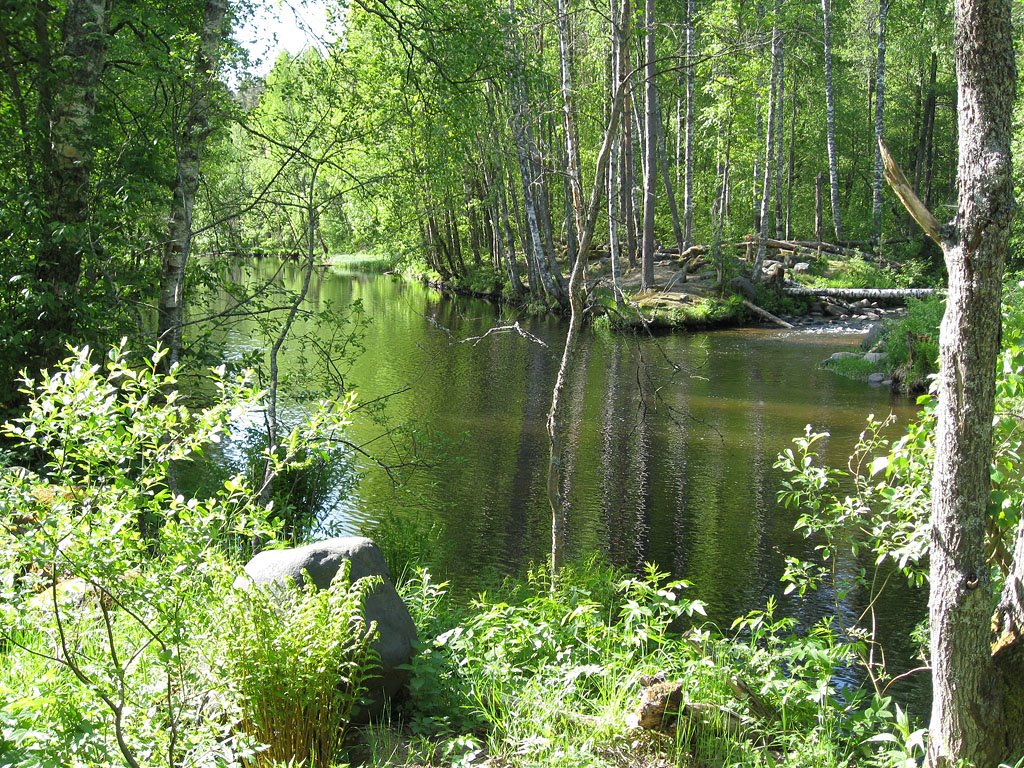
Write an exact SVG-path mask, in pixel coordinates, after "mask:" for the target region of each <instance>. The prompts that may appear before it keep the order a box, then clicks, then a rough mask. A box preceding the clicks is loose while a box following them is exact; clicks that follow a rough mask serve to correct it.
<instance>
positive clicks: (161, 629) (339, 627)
mask: <svg viewBox="0 0 1024 768" xmlns="http://www.w3.org/2000/svg"><path fill="white" fill-rule="evenodd" d="M162 355H163V353H160V352H158V353H155V354H153V355H152V356H151V357H150V358H149V359H147V360H133V359H131V358H130V357H129V356H128V355H127V353H126V350H125V347H124V345H123V344H122V345H121V346H119V347H115V348H114V349H112V350H111V351H110V353H109V354H108V355H107V356H106V358H105V359H104V360H103V361H101V362H93V358H92V355H91V353H90V350H88V349H83V350H80V351H75V352H74V353H73V355H72V356H71V357H69V358H68V359H67V360H65V361H64V362H62V363H61V364H60V365H59V366H58V367H57V368H56V370H55V371H54V372H53V373H52V374H49V375H46V376H43V377H41V378H40V379H39V380H38V381H27V382H26V383H25V389H24V393H25V396H26V398H27V403H28V407H27V412H26V414H25V416H24V417H22V418H20V419H17V420H15V421H13V422H10V423H8V424H7V425H5V426H4V431H5V433H6V434H7V436H8V437H9V438H10V439H11V440H12V441H14V443H15V445H16V447H17V448H18V449H19V452H20V453H21V454H22V455H32V456H33V457H34V458H35V465H36V466H37V467H38V468H37V469H36V470H35V471H32V470H28V469H25V468H20V467H6V468H4V469H2V470H0V490H2V493H0V519H2V520H3V521H4V523H3V524H2V525H0V563H2V564H0V640H2V648H0V764H4V765H12V766H34V765H55V766H56V765H61V766H99V765H103V766H107V765H114V764H120V763H123V764H126V765H129V766H134V765H141V766H146V765H156V764H162V765H168V764H185V763H192V762H204V763H211V764H213V763H216V764H223V765H232V764H237V761H238V760H240V759H244V758H246V756H247V755H248V754H250V752H251V750H252V748H255V747H258V746H259V745H258V744H256V743H255V742H254V741H253V740H252V739H251V738H248V737H246V736H245V735H244V733H242V732H240V731H239V730H238V729H237V728H236V727H235V725H236V723H237V722H239V718H240V717H241V714H240V712H242V711H243V710H240V709H239V698H238V694H239V691H241V690H246V692H247V693H248V692H251V689H244V687H236V686H233V685H230V684H229V681H228V680H226V679H225V678H224V676H223V674H222V670H223V669H224V668H225V661H224V655H223V654H224V653H227V655H228V657H229V658H233V659H235V660H238V659H241V658H242V654H244V653H246V652H250V651H251V652H257V651H258V649H253V648H244V649H243V648H239V647H237V646H236V645H234V643H235V641H236V640H237V638H238V636H239V634H240V633H241V634H245V636H246V637H247V638H248V637H249V636H250V635H253V634H254V633H257V632H258V631H260V627H259V626H257V625H256V624H255V623H253V622H255V621H256V620H257V619H258V620H259V621H260V622H268V623H270V622H272V620H273V621H276V622H277V624H273V625H272V626H276V627H278V628H280V627H282V626H285V625H287V626H289V627H292V628H295V629H296V631H299V630H302V631H306V630H309V629H311V628H313V627H316V626H327V625H328V624H329V631H328V630H325V631H324V632H323V633H322V635H321V639H322V641H323V642H322V644H319V645H318V649H319V650H320V651H322V652H324V653H333V654H340V653H341V651H340V650H339V649H340V648H342V647H344V648H348V649H350V650H351V652H352V656H351V658H353V659H358V660H359V661H360V664H362V663H363V662H365V661H366V659H367V656H366V651H365V648H364V647H363V645H365V643H364V640H365V638H366V637H367V636H368V634H369V632H368V630H367V629H366V628H365V627H364V628H363V629H362V630H360V629H359V627H358V622H357V621H356V620H355V619H353V618H352V616H353V612H354V611H356V610H357V605H358V603H359V600H360V599H361V596H362V594H363V591H364V590H365V589H366V588H367V585H365V584H357V585H354V586H352V587H351V588H349V586H348V585H347V583H344V584H343V583H342V582H339V585H338V587H337V589H332V590H329V591H328V592H327V593H325V595H324V596H323V597H320V596H316V597H309V598H308V600H304V601H300V602H299V603H297V605H296V607H295V611H294V613H291V614H289V615H288V616H284V615H277V614H273V615H271V613H268V610H269V609H267V605H268V604H267V603H265V602H264V603H258V601H256V599H255V598H252V599H253V602H252V603H251V604H249V603H247V604H246V605H247V608H246V610H247V616H248V619H247V620H248V622H249V623H247V624H244V626H242V625H241V622H240V621H239V624H240V625H239V626H234V625H232V626H227V627H226V626H225V624H224V619H225V607H224V606H225V601H226V600H228V598H229V595H230V594H231V586H230V585H231V583H232V581H233V580H234V578H235V576H236V575H237V573H238V568H239V561H238V558H239V556H242V555H244V553H246V552H248V551H250V549H251V546H252V542H253V541H257V540H258V541H261V542H262V543H263V544H264V546H269V545H271V544H272V543H273V542H274V537H275V526H274V524H273V521H272V519H271V518H270V516H269V515H268V511H267V510H266V509H265V508H264V507H263V506H262V505H261V504H260V503H259V501H258V498H259V494H258V492H257V491H256V490H255V489H252V488H250V487H249V486H247V484H246V483H245V481H244V479H243V478H242V477H241V476H235V477H230V478H227V479H226V480H225V481H224V482H223V484H222V485H221V486H220V487H219V488H217V489H215V490H214V491H212V492H211V493H209V494H208V495H207V496H204V497H202V498H200V497H192V498H186V497H185V496H183V495H180V494H177V493H175V492H173V491H172V490H171V489H170V488H169V487H168V478H169V477H170V476H171V468H172V465H180V463H181V462H187V461H189V460H191V459H193V458H194V457H196V456H199V455H201V453H202V452H203V451H204V449H206V448H207V447H208V446H209V445H210V444H213V443H217V442H219V441H220V440H221V439H222V438H224V436H225V435H226V432H227V429H228V426H229V422H230V421H231V419H232V418H233V417H235V416H236V415H237V414H238V413H239V412H240V411H247V410H251V409H253V408H256V407H258V405H259V402H260V400H259V393H258V392H256V391H255V390H253V389H252V387H251V386H250V384H249V383H248V381H247V379H246V378H245V377H241V378H229V377H228V376H227V375H226V374H225V373H224V371H223V369H220V370H219V371H215V372H214V373H213V374H212V376H211V379H210V385H211V387H212V388H213V389H214V391H215V405H213V406H211V407H209V408H207V409H206V410H201V411H192V410H190V409H188V408H187V407H186V406H185V405H184V404H183V403H182V398H181V397H180V396H179V394H178V391H177V389H176V385H177V378H176V376H177V370H176V368H172V370H171V372H170V373H168V374H162V373H160V372H159V367H160V362H161V358H162ZM338 416H339V414H338V413H337V412H333V411H330V410H326V411H324V412H322V413H321V414H320V415H319V416H317V417H315V418H314V421H315V422H316V423H317V425H318V428H319V429H322V430H324V431H325V432H327V433H330V432H332V431H333V430H335V429H337V428H338V426H339V424H340V423H343V421H344V418H343V417H342V420H341V422H339V421H338V418H337V417H338ZM283 442H284V444H285V446H290V448H289V449H288V450H286V452H285V453H284V454H283V455H282V456H281V457H280V460H279V463H278V464H277V465H276V468H277V469H278V470H280V471H287V470H288V468H289V467H290V464H289V460H288V455H297V451H296V450H294V448H295V446H297V445H304V446H308V447H309V448H310V450H313V451H316V450H319V449H320V448H319V445H320V444H319V443H318V442H317V438H316V435H315V434H312V433H309V432H302V431H300V430H295V431H293V433H292V434H291V435H290V436H289V437H288V438H287V439H286V440H285V441H283ZM233 599H235V600H236V603H234V605H236V606H237V605H240V603H239V602H237V601H241V600H242V598H241V597H239V596H237V595H236V596H235V597H234V598H233ZM260 606H262V609H263V610H262V612H261V610H260V609H259V607H260ZM239 610H240V609H239ZM227 616H229V617H233V618H235V619H239V617H238V616H237V615H236V614H232V613H231V611H228V612H227ZM338 617H343V618H344V619H345V622H344V623H340V624H339V623H329V620H332V621H333V620H334V619H337V618H338ZM282 622H285V624H282ZM287 622H291V623H290V624H288V623H287ZM303 622H305V623H304V624H303ZM264 629H266V627H264ZM268 631H269V630H268ZM246 633H248V634H246ZM300 637H302V639H303V641H305V639H306V636H305V635H300ZM224 639H228V640H229V641H230V642H231V643H232V644H231V645H230V646H229V647H227V648H226V649H225V646H224V642H223V640H224ZM261 647H263V648H266V646H261ZM221 649H224V650H223V651H222V650H221ZM276 649H277V651H280V654H283V653H284V651H283V649H282V648H281V647H280V646H276ZM271 650H274V649H273V648H272V649H271ZM277 651H275V652H277ZM310 654H315V651H310V652H309V653H307V655H306V656H296V658H295V659H294V660H293V661H294V667H295V668H294V669H292V670H290V674H295V673H296V671H297V670H299V669H300V668H301V664H300V662H301V661H303V660H306V661H310V659H311V658H312V657H311V655H310ZM279 658H283V655H280V656H279ZM331 658H332V659H333V658H335V657H333V656H332V657H331ZM321 661H323V659H321ZM310 663H312V662H310ZM346 670H347V673H350V680H351V683H352V686H353V688H352V691H351V692H350V694H351V695H350V696H349V698H352V699H354V696H355V693H354V691H357V690H358V688H359V685H360V684H361V682H360V681H361V678H360V677H359V675H358V674H355V672H354V671H353V669H352V668H346ZM360 670H362V667H360ZM236 671H237V670H236ZM286 677H287V676H286ZM234 682H235V683H237V682H238V680H237V678H236V679H235V680H234ZM257 682H259V681H257ZM262 684H263V685H266V684H267V683H266V681H265V680H264V681H263V682H262ZM331 690H333V689H331ZM247 701H248V699H247ZM339 701H340V699H339ZM341 711H342V712H343V710H341Z"/></svg>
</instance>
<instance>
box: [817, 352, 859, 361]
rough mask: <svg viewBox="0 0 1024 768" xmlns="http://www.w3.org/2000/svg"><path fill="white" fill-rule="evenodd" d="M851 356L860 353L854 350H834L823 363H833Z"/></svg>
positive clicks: (856, 355)
mask: <svg viewBox="0 0 1024 768" xmlns="http://www.w3.org/2000/svg"><path fill="white" fill-rule="evenodd" d="M851 357H860V355H858V354H857V353H856V352H835V353H834V354H833V355H832V356H831V357H829V359H828V360H826V361H825V363H826V364H828V363H835V362H837V361H839V360H846V359H848V358H851Z"/></svg>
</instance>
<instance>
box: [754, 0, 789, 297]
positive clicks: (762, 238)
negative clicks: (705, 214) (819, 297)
mask: <svg viewBox="0 0 1024 768" xmlns="http://www.w3.org/2000/svg"><path fill="white" fill-rule="evenodd" d="M781 7H782V3H781V0H775V19H776V20H775V22H773V23H772V72H771V82H770V84H769V86H768V136H767V138H766V139H765V157H764V184H763V185H762V187H761V208H760V211H761V213H760V216H759V217H758V221H759V223H760V227H759V230H758V238H757V255H756V256H755V257H754V266H753V270H752V276H753V279H754V281H755V282H757V281H758V280H760V279H761V268H762V265H763V264H764V257H765V253H766V250H767V245H766V240H767V238H768V206H769V204H770V202H771V196H772V170H773V168H772V166H773V165H774V164H775V128H776V124H777V123H778V119H777V118H776V115H775V113H776V111H777V109H778V105H777V101H778V90H779V65H780V63H781V60H782V55H781V54H782V33H781V32H780V30H779V27H778V17H779V10H780V9H781Z"/></svg>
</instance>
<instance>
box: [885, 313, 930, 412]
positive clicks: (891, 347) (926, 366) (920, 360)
mask: <svg viewBox="0 0 1024 768" xmlns="http://www.w3.org/2000/svg"><path fill="white" fill-rule="evenodd" d="M945 306H946V304H945V300H944V299H942V298H940V297H932V298H928V299H923V300H917V299H908V300H907V314H906V316H904V317H902V318H899V319H898V320H894V321H891V322H889V323H887V324H886V326H885V333H884V334H883V337H882V340H883V342H884V344H885V350H886V352H887V353H888V354H889V359H888V366H889V370H890V372H891V373H892V375H893V377H894V378H895V379H896V380H898V381H900V382H902V385H903V389H904V390H906V391H907V392H923V391H924V390H926V389H927V388H928V377H929V376H930V375H932V374H933V373H935V372H936V371H937V370H938V368H937V366H938V360H939V324H940V323H941V322H942V313H943V311H944V310H945Z"/></svg>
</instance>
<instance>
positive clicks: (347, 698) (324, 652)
mask: <svg viewBox="0 0 1024 768" xmlns="http://www.w3.org/2000/svg"><path fill="white" fill-rule="evenodd" d="M350 568H351V564H350V563H348V562H347V561H346V562H345V564H344V566H343V568H342V570H341V571H339V572H338V575H337V576H335V578H334V581H333V582H331V585H330V587H329V588H328V589H325V590H318V589H317V588H316V587H315V586H314V585H313V584H310V583H307V584H306V585H305V586H304V587H302V588H299V587H296V586H295V585H291V586H290V587H284V586H281V587H257V586H254V585H247V586H245V587H242V588H239V589H236V590H235V591H234V592H233V593H232V595H231V596H230V598H229V599H228V600H227V601H226V602H225V605H224V609H225V614H224V615H225V621H224V624H223V627H222V630H223V632H224V635H223V636H224V638H226V639H228V642H227V643H225V644H224V661H225V665H224V670H225V673H226V676H227V679H228V680H229V681H230V684H231V686H232V689H233V691H234V692H236V693H237V694H238V696H239V699H240V705H241V713H242V717H241V723H240V726H239V727H240V729H241V730H242V731H243V732H244V733H246V734H247V735H248V737H249V739H250V741H251V742H252V743H254V744H259V745H261V747H260V750H259V751H258V752H257V754H256V755H255V757H254V759H253V761H252V764H253V765H257V766H274V765H280V764H283V763H291V761H298V762H299V763H301V764H302V765H306V766H309V768H329V767H330V766H332V765H334V764H335V760H336V758H337V757H338V755H339V750H340V748H341V744H342V741H343V739H344V735H345V729H346V727H347V725H348V723H349V720H350V718H351V715H352V711H353V709H354V707H355V706H356V705H357V704H358V703H359V700H360V697H361V696H362V694H363V693H364V692H365V683H366V680H367V679H368V678H369V676H370V675H372V673H373V670H374V666H375V660H376V657H375V652H374V650H373V648H372V645H371V643H372V641H373V639H374V637H375V636H376V625H374V624H372V623H371V624H370V625H367V624H366V621H365V619H364V618H363V605H364V602H365V600H366V597H367V596H368V595H369V594H370V593H371V592H372V591H373V590H374V589H375V588H376V587H377V586H378V584H379V583H380V578H379V577H367V578H363V579H359V580H358V581H356V582H355V583H351V582H350V580H349V572H350Z"/></svg>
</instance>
